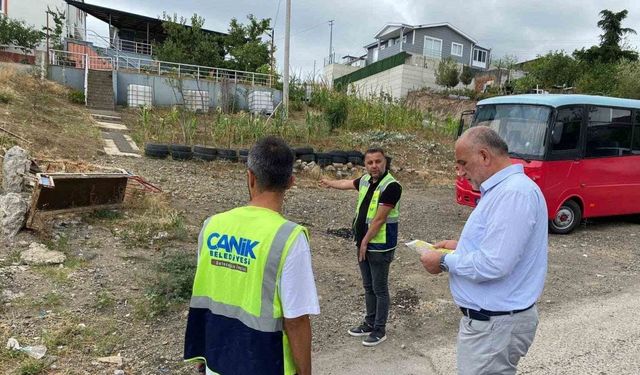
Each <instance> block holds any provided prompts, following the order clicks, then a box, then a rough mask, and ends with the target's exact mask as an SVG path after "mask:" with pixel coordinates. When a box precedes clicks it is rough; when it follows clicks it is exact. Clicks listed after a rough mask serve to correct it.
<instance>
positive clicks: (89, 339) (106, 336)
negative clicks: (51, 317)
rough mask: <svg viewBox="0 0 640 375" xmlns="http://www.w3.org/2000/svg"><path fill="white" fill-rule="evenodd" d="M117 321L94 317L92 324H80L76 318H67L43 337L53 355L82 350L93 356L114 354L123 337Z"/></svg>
mask: <svg viewBox="0 0 640 375" xmlns="http://www.w3.org/2000/svg"><path fill="white" fill-rule="evenodd" d="M117 332H118V328H117V325H116V323H115V322H113V321H111V320H109V319H108V318H104V319H100V318H98V319H92V321H91V324H88V323H87V324H86V326H85V327H82V326H80V324H79V322H78V321H77V320H76V319H67V320H66V321H64V322H63V323H62V324H60V325H59V326H57V327H54V328H53V329H50V330H47V331H46V332H45V333H44V334H43V336H42V338H43V341H44V345H45V346H46V347H47V348H49V350H50V353H51V355H64V354H69V352H81V353H83V354H88V355H91V356H97V357H100V356H108V355H113V353H114V351H115V350H116V348H117V347H118V346H119V345H121V343H122V340H123V337H122V336H121V335H118V334H117Z"/></svg>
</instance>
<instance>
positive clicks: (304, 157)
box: [298, 154, 316, 163]
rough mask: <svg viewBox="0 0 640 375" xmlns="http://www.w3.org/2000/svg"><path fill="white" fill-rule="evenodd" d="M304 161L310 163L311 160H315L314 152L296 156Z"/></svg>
mask: <svg viewBox="0 0 640 375" xmlns="http://www.w3.org/2000/svg"><path fill="white" fill-rule="evenodd" d="M298 159H300V160H302V161H304V162H307V163H311V162H312V161H316V154H303V155H300V157H299V158H298Z"/></svg>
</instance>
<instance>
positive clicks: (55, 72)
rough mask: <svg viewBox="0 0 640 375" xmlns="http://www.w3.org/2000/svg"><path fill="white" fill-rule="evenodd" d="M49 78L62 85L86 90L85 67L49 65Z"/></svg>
mask: <svg viewBox="0 0 640 375" xmlns="http://www.w3.org/2000/svg"><path fill="white" fill-rule="evenodd" d="M48 69H49V71H48V78H49V79H50V80H52V81H56V82H58V83H60V84H62V85H65V86H69V87H71V88H73V89H75V90H79V91H82V92H84V69H78V68H72V67H64V66H49V68H48Z"/></svg>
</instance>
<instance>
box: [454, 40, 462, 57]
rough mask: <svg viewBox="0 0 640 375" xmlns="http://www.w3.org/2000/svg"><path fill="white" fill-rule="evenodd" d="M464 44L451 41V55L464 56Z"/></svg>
mask: <svg viewBox="0 0 640 375" xmlns="http://www.w3.org/2000/svg"><path fill="white" fill-rule="evenodd" d="M462 49H463V46H462V44H460V43H451V55H453V56H460V57H462Z"/></svg>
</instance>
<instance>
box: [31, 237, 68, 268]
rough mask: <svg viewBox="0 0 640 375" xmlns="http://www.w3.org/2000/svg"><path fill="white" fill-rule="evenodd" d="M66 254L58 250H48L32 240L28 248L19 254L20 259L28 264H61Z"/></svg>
mask: <svg viewBox="0 0 640 375" xmlns="http://www.w3.org/2000/svg"><path fill="white" fill-rule="evenodd" d="M66 259H67V256H66V255H64V253H61V252H60V251H53V250H49V249H48V248H47V247H46V246H45V245H43V244H40V243H37V242H32V243H31V245H29V249H27V250H25V251H23V252H22V254H20V260H22V261H23V262H24V263H26V264H30V265H44V264H62V263H63V262H64V261H65V260H66Z"/></svg>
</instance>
